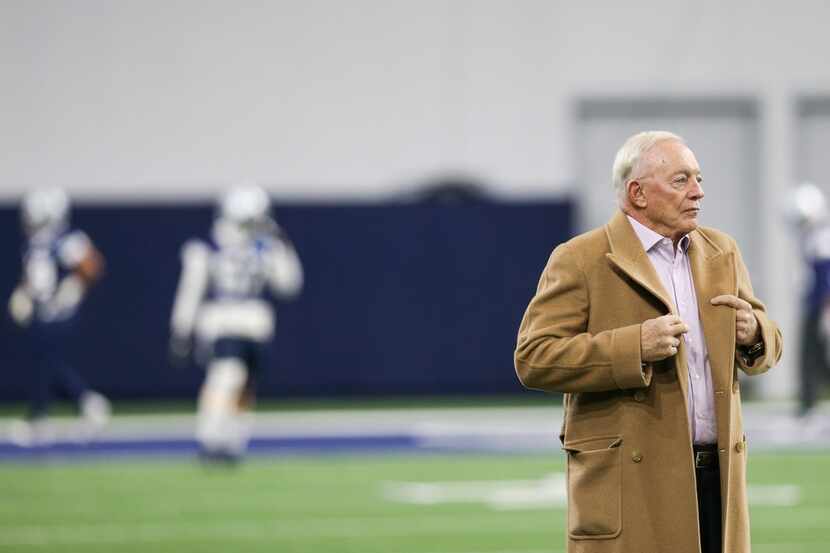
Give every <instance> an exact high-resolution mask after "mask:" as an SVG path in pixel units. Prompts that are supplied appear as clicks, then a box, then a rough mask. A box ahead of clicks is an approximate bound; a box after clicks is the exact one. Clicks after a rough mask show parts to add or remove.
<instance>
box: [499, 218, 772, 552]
mask: <svg viewBox="0 0 830 553" xmlns="http://www.w3.org/2000/svg"><path fill="white" fill-rule="evenodd" d="M690 239H691V244H690V247H689V257H690V264H691V268H692V274H693V278H694V283H695V291H696V294H697V299H698V309H699V312H700V320H701V323H702V325H703V332H704V336H705V340H706V346H707V348H708V351H709V362H710V365H711V368H712V384H713V388H714V393H715V408H716V412H717V421H718V423H717V429H718V451H719V453H720V481H721V491H722V504H723V513H722V516H723V528H724V536H723V551H724V553H748V552H749V551H750V540H749V513H748V508H747V497H746V455H747V450H746V437H745V436H744V433H743V424H742V421H741V404H740V396H741V393H740V384H739V381H738V369H741V370H743V371H744V372H746V373H748V374H759V373H763V372H765V371H766V370H768V369H769V368H770V367H771V366H772V365H774V364H775V363H776V362H777V361H778V359H779V358H780V356H781V348H782V339H781V332H780V331H779V329H778V327H777V326H776V324H775V323H774V322H772V321H771V320H770V319H769V318H768V317H767V314H766V310H765V308H764V306H763V304H762V303H761V302H760V301H759V300H758V299H757V298H755V296H754V294H753V291H752V285H751V283H750V280H749V275H748V274H747V270H746V267H745V265H744V263H743V260H742V259H741V254H740V252H739V250H738V247H737V245H736V244H735V241H734V240H733V239H732V238H731V237H729V236H728V235H726V234H724V233H722V232H719V231H717V230H714V229H710V228H704V227H700V228H698V229H697V230H695V231H693V232H692V233H691V234H690ZM721 294H734V295H737V296H739V297H740V298H742V299H745V300H746V301H748V302H750V303H751V304H752V306H753V309H754V311H755V315H756V317H757V318H758V322H759V324H760V328H761V334H762V336H763V340H764V342H765V345H766V353H765V355H764V356H763V357H762V358H759V359H756V360H755V363H754V364H753V365H752V366H747V365H746V364H745V363H744V362H743V361H742V359H741V358H740V357H739V356H738V355H736V349H735V310H734V309H732V308H730V307H727V306H712V305H710V303H709V300H710V299H712V298H713V297H715V296H718V295H721ZM670 312H676V311H675V309H674V307H673V302H672V301H671V296H669V294H667V293H666V291H665V290H664V288H663V286H662V285H661V283H660V279H659V277H658V276H657V273H656V272H655V270H654V268H653V266H652V265H651V263H650V261H649V259H648V257H647V255H646V252H645V251H644V250H643V247H642V244H641V243H640V240H639V239H638V238H637V236H636V234H635V233H634V230H633V229H632V228H631V224H630V223H629V222H628V219H627V218H626V216H625V215H624V214H623V213H622V212H618V213H617V214H616V215H615V216H614V217H613V218H612V219H611V221H610V222H609V223H608V224H607V225H606V226H605V227H603V228H600V229H595V230H593V231H590V232H588V233H586V234H582V235H580V236H577V237H576V238H573V239H572V240H570V241H568V242H566V243H564V244H561V245H560V246H558V247H557V248H556V249H555V250H554V251H553V254H552V255H551V257H550V260H549V261H548V264H547V267H546V268H545V270H544V273H543V274H542V277H541V279H540V281H539V286H538V289H537V292H536V295H535V296H534V297H533V299H532V300H531V302H530V304H529V305H528V307H527V311H526V312H525V315H524V319H523V320H522V323H521V327H520V329H519V337H518V345H517V347H516V353H515V363H516V372H517V374H518V376H519V379H520V380H521V382H522V384H524V385H525V386H526V387H528V388H533V389H538V390H545V391H551V392H554V391H556V392H564V393H565V396H564V397H565V419H564V422H563V426H562V435H561V439H562V441H563V445H564V449H565V451H566V452H567V456H568V459H567V462H568V478H567V481H568V523H567V526H568V528H567V530H568V552H569V553H612V552H613V553H700V545H699V543H700V539H699V531H698V523H697V500H696V488H695V474H694V467H693V464H692V441H691V435H690V427H689V423H688V416H687V409H686V401H687V393H688V392H687V388H688V368H687V365H686V352H685V349H684V347H683V342H682V341H681V347H680V351H679V352H678V354H677V355H676V356H674V357H671V358H668V359H666V360H663V361H659V362H656V363H651V364H645V363H641V360H640V325H641V323H642V322H643V321H645V320H647V319H652V318H655V317H658V316H661V315H665V314H668V313H670Z"/></svg>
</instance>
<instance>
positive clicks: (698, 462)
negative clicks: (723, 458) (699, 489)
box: [692, 444, 719, 469]
mask: <svg viewBox="0 0 830 553" xmlns="http://www.w3.org/2000/svg"><path fill="white" fill-rule="evenodd" d="M692 451H693V452H694V461H695V468H696V469H717V468H718V467H719V464H718V446H717V444H706V445H698V444H695V445H694V447H693V448H692Z"/></svg>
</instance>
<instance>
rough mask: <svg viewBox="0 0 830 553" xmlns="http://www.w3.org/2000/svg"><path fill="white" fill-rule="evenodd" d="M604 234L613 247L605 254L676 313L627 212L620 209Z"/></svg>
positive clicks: (670, 311)
mask: <svg viewBox="0 0 830 553" xmlns="http://www.w3.org/2000/svg"><path fill="white" fill-rule="evenodd" d="M605 233H606V235H607V236H608V242H609V243H610V246H611V253H607V254H605V257H607V258H608V260H609V261H610V262H611V263H612V264H613V265H615V266H616V267H617V269H619V270H620V271H622V272H623V273H625V274H626V275H627V276H628V277H629V278H631V280H633V281H634V282H636V283H637V284H639V285H640V286H642V287H643V288H644V289H645V290H646V291H647V292H648V293H650V294H651V295H652V296H654V297H655V298H657V299H658V300H659V301H660V303H662V304H663V306H664V307H665V309H666V313H674V312H675V308H674V302H672V301H671V299H670V296H669V294H668V293H666V290H665V288H663V284H662V283H661V282H660V277H658V276H657V271H655V270H654V266H653V265H652V264H651V261H649V259H648V256H647V255H646V252H645V250H644V249H643V245H642V244H641V243H640V239H639V238H638V237H637V234H636V233H635V232H634V229H633V228H631V223H629V222H628V219H627V218H626V216H625V213H623V212H622V211H617V213H616V214H615V215H614V217H613V218H612V219H611V221H610V222H609V223H608V224H607V225H605Z"/></svg>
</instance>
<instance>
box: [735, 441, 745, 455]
mask: <svg viewBox="0 0 830 553" xmlns="http://www.w3.org/2000/svg"><path fill="white" fill-rule="evenodd" d="M743 450H744V443H743V442H738V443H736V444H735V451H737V452H738V453H740V452H741V451H743Z"/></svg>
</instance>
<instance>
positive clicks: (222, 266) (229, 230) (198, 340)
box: [171, 185, 303, 461]
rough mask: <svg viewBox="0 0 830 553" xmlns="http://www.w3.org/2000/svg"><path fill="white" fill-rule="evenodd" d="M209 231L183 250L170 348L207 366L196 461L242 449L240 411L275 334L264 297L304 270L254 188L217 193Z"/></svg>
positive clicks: (294, 290) (289, 294) (290, 292)
mask: <svg viewBox="0 0 830 553" xmlns="http://www.w3.org/2000/svg"><path fill="white" fill-rule="evenodd" d="M211 234H212V236H211V240H210V241H208V242H203V241H200V240H191V241H188V242H187V243H186V244H185V245H184V247H183V248H182V271H181V276H180V279H179V285H178V289H177V291H176V298H175V304H174V306H173V314H172V317H171V352H172V353H173V354H174V356H176V357H179V358H183V357H186V356H188V355H189V354H190V353H191V351H192V353H193V356H194V357H195V359H196V360H197V361H199V362H200V363H202V364H204V365H205V368H206V374H205V379H204V382H203V384H202V387H201V390H200V392H199V399H198V408H197V409H198V413H197V428H196V437H197V440H198V441H199V444H200V447H201V452H200V454H201V456H202V458H203V459H205V460H208V461H213V460H219V461H236V460H238V459H239V458H240V457H241V455H242V454H243V453H244V452H245V449H246V448H247V443H248V435H249V430H248V423H247V421H246V414H247V413H248V412H249V410H250V408H251V406H252V402H253V399H254V388H255V380H256V376H257V374H258V373H259V371H260V370H261V369H262V364H263V354H264V351H265V349H266V348H267V345H268V343H269V342H270V340H271V339H272V337H273V335H274V324H275V312H274V308H273V306H272V304H271V302H269V301H268V299H267V297H266V296H267V295H268V294H269V293H270V295H272V296H274V297H276V298H277V299H290V298H293V297H295V296H297V295H298V294H299V292H300V290H301V288H302V285H303V271H302V267H301V265H300V261H299V259H298V257H297V254H296V252H295V250H294V246H293V245H292V243H291V241H290V240H289V239H288V237H287V236H286V234H285V233H284V232H283V230H282V229H281V228H280V227H279V225H278V224H277V223H276V221H275V220H274V219H273V218H272V217H271V216H270V200H269V198H268V195H267V193H266V192H265V190H263V189H262V188H260V187H258V186H254V185H244V186H237V187H234V188H232V189H230V190H229V191H228V192H227V193H226V194H224V195H223V196H222V197H221V198H220V201H219V206H218V210H217V216H216V219H215V220H214V223H213V229H212V233H211Z"/></svg>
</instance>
